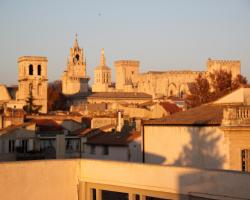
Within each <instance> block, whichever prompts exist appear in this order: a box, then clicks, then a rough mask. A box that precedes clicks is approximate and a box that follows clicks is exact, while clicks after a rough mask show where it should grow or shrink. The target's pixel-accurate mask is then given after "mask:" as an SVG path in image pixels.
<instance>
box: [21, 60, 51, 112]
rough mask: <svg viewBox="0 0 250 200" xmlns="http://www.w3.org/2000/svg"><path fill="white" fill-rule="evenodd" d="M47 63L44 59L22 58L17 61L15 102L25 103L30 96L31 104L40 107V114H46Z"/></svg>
mask: <svg viewBox="0 0 250 200" xmlns="http://www.w3.org/2000/svg"><path fill="white" fill-rule="evenodd" d="M47 63H48V60H47V58H46V57H38V56H23V57H20V58H19V59H18V69H19V73H18V82H19V83H18V93H17V100H18V101H22V102H24V103H25V102H26V101H27V99H28V98H29V97H30V96H32V98H33V104H34V105H37V106H41V109H40V110H39V112H41V113H47V89H48V79H47Z"/></svg>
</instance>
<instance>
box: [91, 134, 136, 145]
mask: <svg viewBox="0 0 250 200" xmlns="http://www.w3.org/2000/svg"><path fill="white" fill-rule="evenodd" d="M140 135H141V134H140V132H136V131H134V132H131V133H128V134H120V133H104V132H100V133H99V134H97V135H94V136H92V137H90V138H89V139H88V141H87V144H94V145H111V146H127V145H128V143H130V142H131V141H133V140H134V139H136V138H138V137H140Z"/></svg>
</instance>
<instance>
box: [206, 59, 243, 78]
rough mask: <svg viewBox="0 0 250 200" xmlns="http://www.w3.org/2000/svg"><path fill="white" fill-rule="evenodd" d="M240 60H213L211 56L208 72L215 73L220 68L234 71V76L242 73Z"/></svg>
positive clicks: (208, 62)
mask: <svg viewBox="0 0 250 200" xmlns="http://www.w3.org/2000/svg"><path fill="white" fill-rule="evenodd" d="M240 68H241V67H240V61H239V60H213V59H211V58H209V59H208V61H207V72H210V73H213V72H214V71H218V70H226V71H228V72H231V73H232V78H235V77H236V76H237V75H238V74H240V73H241V72H240Z"/></svg>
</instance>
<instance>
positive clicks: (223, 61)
mask: <svg viewBox="0 0 250 200" xmlns="http://www.w3.org/2000/svg"><path fill="white" fill-rule="evenodd" d="M207 63H211V64H215V63H217V64H240V60H215V59H211V58H209V59H208V61H207Z"/></svg>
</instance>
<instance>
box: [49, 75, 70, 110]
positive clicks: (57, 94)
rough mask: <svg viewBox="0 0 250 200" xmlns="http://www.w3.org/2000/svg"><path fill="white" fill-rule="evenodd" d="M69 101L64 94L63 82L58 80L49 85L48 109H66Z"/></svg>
mask: <svg viewBox="0 0 250 200" xmlns="http://www.w3.org/2000/svg"><path fill="white" fill-rule="evenodd" d="M66 109H67V101H66V98H65V96H64V95H63V94H62V82H61V81H59V80H57V81H54V82H52V83H49V86H48V110H49V111H53V110H66Z"/></svg>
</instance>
